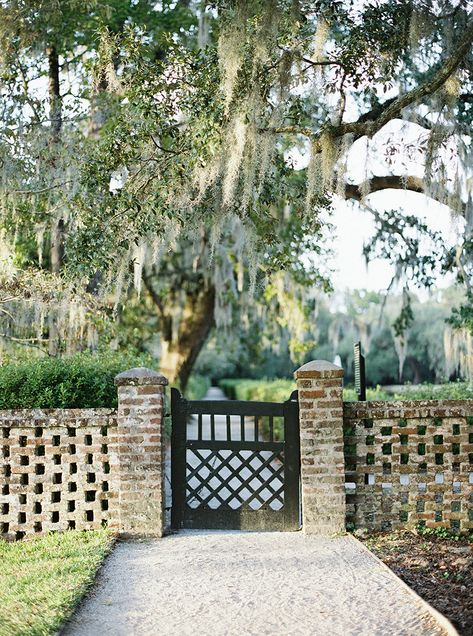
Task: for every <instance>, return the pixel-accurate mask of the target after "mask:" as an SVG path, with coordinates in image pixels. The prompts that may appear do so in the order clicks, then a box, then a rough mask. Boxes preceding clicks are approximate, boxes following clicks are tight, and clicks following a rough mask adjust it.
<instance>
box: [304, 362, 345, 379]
mask: <svg viewBox="0 0 473 636" xmlns="http://www.w3.org/2000/svg"><path fill="white" fill-rule="evenodd" d="M294 377H295V379H296V380H297V379H299V378H343V369H342V368H341V367H338V366H337V365H336V364H332V362H327V360H312V361H311V362H306V364H303V365H302V366H301V367H299V369H297V370H296V371H294Z"/></svg>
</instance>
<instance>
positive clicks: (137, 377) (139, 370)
mask: <svg viewBox="0 0 473 636" xmlns="http://www.w3.org/2000/svg"><path fill="white" fill-rule="evenodd" d="M115 384H116V385H117V386H142V385H145V384H162V385H166V384H169V382H168V379H167V378H165V377H164V375H161V374H160V373H157V372H156V371H153V370H152V369H147V368H146V367H136V368H135V369H128V370H127V371H122V372H121V373H119V374H118V375H117V376H115Z"/></svg>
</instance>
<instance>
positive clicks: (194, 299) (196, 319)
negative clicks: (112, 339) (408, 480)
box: [160, 287, 215, 391]
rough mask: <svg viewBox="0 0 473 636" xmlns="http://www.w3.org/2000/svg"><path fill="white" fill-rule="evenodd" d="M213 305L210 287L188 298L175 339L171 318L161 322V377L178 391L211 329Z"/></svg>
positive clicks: (183, 385) (211, 288) (185, 380)
mask: <svg viewBox="0 0 473 636" xmlns="http://www.w3.org/2000/svg"><path fill="white" fill-rule="evenodd" d="M214 305H215V289H214V288H213V287H208V288H206V289H202V290H201V291H199V292H198V293H197V294H196V295H192V296H191V295H188V296H187V300H186V305H185V307H184V311H183V315H182V318H181V322H180V325H179V329H178V332H177V337H176V338H173V333H172V321H171V318H168V319H166V320H164V321H163V329H162V354H161V365H160V366H161V373H162V374H163V375H164V376H166V377H167V378H168V380H169V381H170V382H171V383H172V382H176V381H178V382H179V385H180V388H181V390H182V391H184V390H185V389H186V386H187V382H188V380H189V376H190V374H191V372H192V368H193V366H194V364H195V361H196V359H197V356H198V355H199V353H200V351H201V349H202V347H203V346H204V344H205V341H206V340H207V337H208V335H209V332H210V329H211V328H212V325H213V321H214Z"/></svg>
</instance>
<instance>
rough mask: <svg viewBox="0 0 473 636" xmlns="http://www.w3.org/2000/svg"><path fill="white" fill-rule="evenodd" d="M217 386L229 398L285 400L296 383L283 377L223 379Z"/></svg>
mask: <svg viewBox="0 0 473 636" xmlns="http://www.w3.org/2000/svg"><path fill="white" fill-rule="evenodd" d="M219 386H220V388H221V389H222V391H223V392H224V393H225V395H226V396H227V397H228V398H229V399H230V400H253V401H257V402H285V401H286V400H288V399H289V398H290V396H291V393H292V392H293V391H294V389H295V388H296V383H295V382H293V381H292V380H285V379H279V380H268V379H266V378H263V379H261V380H245V379H223V380H220V382H219Z"/></svg>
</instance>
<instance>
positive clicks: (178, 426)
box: [171, 388, 301, 531]
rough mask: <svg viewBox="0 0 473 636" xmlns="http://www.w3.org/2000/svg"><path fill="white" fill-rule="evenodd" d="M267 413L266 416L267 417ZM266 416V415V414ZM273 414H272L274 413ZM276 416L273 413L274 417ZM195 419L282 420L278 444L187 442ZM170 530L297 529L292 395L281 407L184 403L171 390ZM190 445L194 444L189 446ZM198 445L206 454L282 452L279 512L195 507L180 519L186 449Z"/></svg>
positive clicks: (296, 446) (295, 394)
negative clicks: (189, 426)
mask: <svg viewBox="0 0 473 636" xmlns="http://www.w3.org/2000/svg"><path fill="white" fill-rule="evenodd" d="M268 410H269V411H270V413H268ZM271 411H272V412H271ZM275 411H276V412H275ZM277 411H279V412H277ZM191 414H195V415H199V414H200V415H210V416H212V415H229V416H232V415H240V416H257V415H259V416H264V415H273V416H276V417H283V418H284V441H280V442H271V441H270V442H263V441H254V440H253V441H243V440H188V439H187V421H188V417H189V416H190V415H191ZM171 416H172V434H171V487H172V509H171V527H172V528H173V529H175V530H177V529H180V528H201V529H204V528H205V529H235V530H238V529H251V530H284V531H294V530H300V528H301V516H300V515H301V497H300V436H299V403H298V392H297V391H293V392H292V394H291V396H290V398H289V399H288V400H286V401H285V402H282V403H280V402H251V401H239V400H186V399H185V398H184V397H183V396H182V395H181V394H180V392H179V391H178V390H177V389H174V388H173V389H171ZM193 442H195V443H194V444H193ZM195 446H199V447H202V446H203V449H208V450H227V449H228V450H238V449H239V450H242V451H244V450H261V451H264V450H268V451H271V450H272V451H275V450H278V449H279V450H281V451H282V452H283V453H284V504H283V508H282V510H274V509H264V508H263V509H261V508H259V509H256V510H252V509H241V508H237V509H231V508H229V507H223V509H222V507H218V508H216V509H212V508H208V507H206V508H203V509H202V508H201V509H200V510H199V508H195V509H190V510H191V511H192V513H191V514H190V517H189V516H186V511H188V510H189V509H188V507H187V506H186V489H187V476H186V473H187V467H186V453H187V449H192V447H195Z"/></svg>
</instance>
